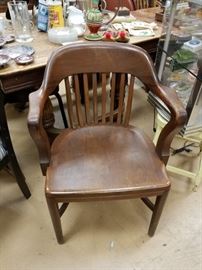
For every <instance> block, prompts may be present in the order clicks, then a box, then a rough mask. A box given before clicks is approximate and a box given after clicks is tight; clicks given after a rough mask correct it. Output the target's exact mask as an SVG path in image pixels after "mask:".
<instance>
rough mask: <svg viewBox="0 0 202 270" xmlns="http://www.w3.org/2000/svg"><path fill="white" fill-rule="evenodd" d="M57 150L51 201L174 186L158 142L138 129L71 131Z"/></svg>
mask: <svg viewBox="0 0 202 270" xmlns="http://www.w3.org/2000/svg"><path fill="white" fill-rule="evenodd" d="M51 151H52V152H51V162H50V166H49V168H48V171H47V176H46V177H47V178H46V193H47V195H48V196H51V195H54V196H55V195H58V196H63V195H65V198H67V197H68V198H69V199H70V200H71V199H72V200H77V199H82V197H85V199H89V198H91V197H92V198H94V197H96V198H98V199H99V197H101V198H103V197H109V198H113V196H116V197H117V195H120V198H121V197H122V196H128V197H130V196H131V197H132V196H135V193H136V192H138V195H139V194H140V191H141V192H142V193H143V195H144V194H147V192H150V194H151V192H152V190H155V191H156V190H158V189H159V190H161V189H162V190H165V189H167V188H168V186H169V185H170V182H169V180H168V177H167V174H166V170H165V166H164V164H163V162H162V161H161V160H160V159H159V157H158V156H157V154H156V152H155V148H154V145H153V143H152V141H151V140H150V138H149V137H147V136H146V135H145V134H143V132H142V131H140V130H139V129H137V128H133V127H129V128H128V127H127V128H125V127H122V126H110V125H105V126H102V125H101V126H93V127H84V128H80V129H74V130H73V129H70V130H65V131H63V133H62V134H60V135H59V136H58V137H57V138H56V140H55V141H54V143H53V145H52V149H51ZM142 153H144V154H142ZM87 197H88V198H87Z"/></svg>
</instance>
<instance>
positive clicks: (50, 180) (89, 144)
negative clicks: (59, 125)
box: [28, 42, 186, 243]
mask: <svg viewBox="0 0 202 270" xmlns="http://www.w3.org/2000/svg"><path fill="white" fill-rule="evenodd" d="M97 73H99V74H101V89H99V91H98V87H97V85H98V82H97ZM81 74H82V76H83V84H84V85H83V88H84V105H82V104H81V97H80V84H79V76H78V75H81ZM89 74H91V76H92V78H93V90H92V96H90V95H89V87H88V75H89ZM107 74H110V78H111V86H110V88H111V91H110V93H109V92H108V91H107V83H106V82H107ZM126 75H128V88H127V87H125V78H126ZM72 76H73V79H74V82H75V84H74V88H75V89H74V91H73V92H72V91H71V89H70V82H71V80H72ZM117 76H118V77H119V78H120V80H116V78H117ZM137 78H138V79H139V80H141V81H142V82H143V83H144V84H145V85H146V86H147V87H148V89H150V91H152V92H153V93H154V94H155V95H157V96H158V97H159V98H160V99H162V100H163V102H164V103H165V104H166V105H167V106H168V108H169V109H170V111H171V115H172V116H171V120H170V121H169V122H168V123H167V125H166V126H165V127H164V129H163V130H162V132H161V134H160V137H159V139H158V142H157V145H156V147H155V146H154V144H153V143H152V141H151V140H150V139H149V137H147V136H146V135H145V134H144V132H143V131H142V130H140V129H138V128H137V127H133V126H131V125H130V114H131V110H132V101H133V93H134V83H135V81H136V79H137ZM62 80H64V82H65V87H66V98H67V111H68V119H69V128H68V129H65V130H63V131H62V132H61V134H60V135H58V137H57V138H56V139H55V140H54V142H53V144H52V146H51V145H50V143H49V138H48V136H47V134H46V131H45V129H44V127H43V123H42V122H43V120H42V119H43V111H44V106H45V103H46V101H47V99H48V97H49V95H50V94H51V93H52V92H53V91H54V89H55V88H56V87H57V85H58V84H59V83H60V82H61V81H62ZM117 82H119V85H118V87H119V89H120V90H119V103H118V116H117V118H116V120H114V114H113V113H114V96H115V89H117V85H116V83H117ZM127 89H128V90H127ZM100 90H101V96H99V93H100ZM100 99H101V101H100V103H99V102H98V101H99V100H100ZM135 103H136V104H137V103H138V100H136V102H135ZM148 106H149V105H148ZM99 112H100V113H101V121H99V120H98V119H99ZM143 113H145V112H143ZM107 115H110V117H109V122H107V121H106V116H107ZM185 119H186V112H185V110H184V109H183V106H182V104H181V102H180V101H179V100H178V98H177V95H176V94H175V92H173V90H170V89H168V88H166V87H164V86H162V85H160V84H159V82H158V79H157V76H156V73H155V69H154V66H153V63H152V61H151V59H150V57H149V55H148V54H147V53H146V52H145V51H144V50H143V49H141V48H139V47H136V46H131V45H126V44H118V43H117V44H116V43H113V44H111V43H107V42H106V43H105V42H97V43H94V42H84V43H80V44H72V45H68V46H63V47H61V48H59V49H58V50H56V51H55V52H54V53H53V54H52V56H51V57H50V59H49V61H48V64H47V66H46V71H45V74H44V80H43V83H42V86H41V88H40V89H39V90H38V91H36V92H34V93H32V94H31V95H30V110H29V116H28V126H29V131H30V134H31V136H32V138H33V139H34V141H35V143H36V145H37V148H38V151H39V157H40V165H41V169H42V172H43V174H44V175H46V184H45V195H46V199H47V203H48V207H49V211H50V215H51V218H52V222H53V226H54V229H55V233H56V237H57V240H58V243H63V234H62V228H61V221H60V217H61V216H62V214H63V213H64V211H65V209H66V207H67V206H68V204H69V202H79V201H95V200H112V199H128V198H141V199H142V201H143V202H144V203H145V204H146V205H147V206H148V207H149V208H150V209H151V210H152V212H153V214H152V218H151V223H150V226H149V231H148V234H149V235H150V236H153V235H154V232H155V230H156V227H157V224H158V221H159V218H160V215H161V212H162V209H163V206H164V203H165V200H166V197H167V194H168V191H169V188H170V182H169V179H168V176H167V174H166V169H165V164H166V162H167V159H168V157H169V148H170V143H171V141H172V138H173V136H174V135H175V134H176V132H178V130H179V129H180V128H181V127H182V126H183V124H184V122H185ZM145 168H147V169H146V170H145ZM150 196H155V197H156V201H155V203H154V204H153V203H152V202H151V201H150V200H149V199H148V198H147V197H150ZM59 203H62V206H61V207H60V208H59Z"/></svg>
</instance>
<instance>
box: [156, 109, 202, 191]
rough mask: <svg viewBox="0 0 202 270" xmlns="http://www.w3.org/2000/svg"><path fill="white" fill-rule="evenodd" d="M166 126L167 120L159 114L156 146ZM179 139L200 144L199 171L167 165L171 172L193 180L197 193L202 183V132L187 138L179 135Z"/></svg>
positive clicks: (157, 114) (157, 115) (157, 117)
mask: <svg viewBox="0 0 202 270" xmlns="http://www.w3.org/2000/svg"><path fill="white" fill-rule="evenodd" d="M166 124H167V122H166V120H165V119H164V118H163V117H162V116H161V115H160V114H159V113H158V112H157V113H156V116H155V128H156V132H155V135H154V138H153V143H154V144H156V143H157V140H158V137H159V134H160V133H161V130H162V129H163V127H164V126H165V125H166ZM177 137H178V138H180V139H183V140H185V141H190V142H193V143H198V144H199V147H200V152H199V164H198V166H197V170H196V171H195V172H190V171H188V170H185V169H181V168H178V167H175V166H171V165H167V166H166V168H167V170H168V171H169V172H172V173H175V174H178V175H182V176H185V177H188V178H191V181H192V183H193V191H197V188H198V186H199V184H200V183H201V181H202V132H197V133H194V134H191V135H186V136H180V135H177Z"/></svg>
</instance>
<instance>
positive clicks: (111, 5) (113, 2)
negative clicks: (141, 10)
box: [106, 0, 135, 11]
mask: <svg viewBox="0 0 202 270" xmlns="http://www.w3.org/2000/svg"><path fill="white" fill-rule="evenodd" d="M106 4H107V10H111V11H114V10H115V9H116V7H117V4H118V1H117V0H106ZM121 5H122V6H124V7H127V8H128V9H129V10H135V6H134V3H133V0H122V1H121Z"/></svg>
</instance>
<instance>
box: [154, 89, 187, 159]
mask: <svg viewBox="0 0 202 270" xmlns="http://www.w3.org/2000/svg"><path fill="white" fill-rule="evenodd" d="M157 92H158V95H157V96H158V97H159V98H160V99H161V100H162V101H163V102H164V103H165V105H166V106H167V107H168V109H169V110H170V113H171V117H170V120H169V121H168V123H167V124H166V125H165V127H164V128H163V130H162V131H161V133H160V135H159V138H158V141H157V144H156V151H157V153H158V155H159V157H160V158H161V160H162V161H163V162H164V163H165V164H166V163H167V161H168V158H169V150H170V144H171V142H172V140H173V138H174V136H175V135H176V134H177V133H178V132H179V131H180V129H181V128H182V127H183V126H184V124H185V122H186V119H187V112H186V110H185V108H184V106H183V104H182V102H181V101H180V99H179V98H178V96H177V94H176V92H175V91H174V90H173V89H171V88H168V87H166V86H163V85H159V87H158V90H157Z"/></svg>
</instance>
